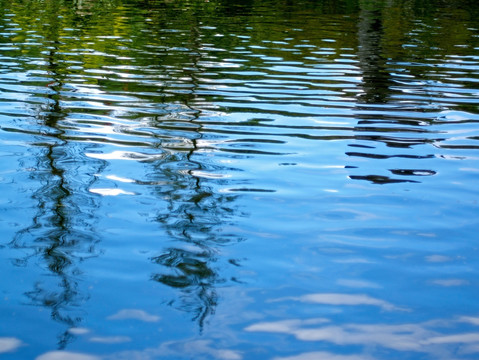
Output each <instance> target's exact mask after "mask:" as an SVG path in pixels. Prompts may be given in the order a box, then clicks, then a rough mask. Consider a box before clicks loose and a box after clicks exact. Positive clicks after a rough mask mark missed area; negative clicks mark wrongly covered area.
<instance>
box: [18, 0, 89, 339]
mask: <svg viewBox="0 0 479 360" xmlns="http://www.w3.org/2000/svg"><path fill="white" fill-rule="evenodd" d="M57 5H58V2H57V1H54V0H51V1H47V2H46V7H47V8H46V13H47V14H48V19H47V20H48V24H47V26H48V30H47V31H46V36H45V37H46V40H45V45H46V46H47V49H48V50H47V52H46V55H45V62H46V70H47V71H48V81H49V83H48V84H47V87H48V95H47V96H46V97H45V99H44V101H45V103H46V105H42V106H41V107H40V111H39V112H38V114H37V120H38V122H39V123H40V125H41V127H42V131H41V133H40V134H38V135H39V137H41V138H42V140H40V141H38V142H37V143H35V144H34V145H36V146H37V147H38V148H40V149H41V156H39V157H38V159H37V160H36V167H35V172H34V173H33V175H32V176H33V179H34V180H36V181H37V182H38V183H39V184H40V187H39V188H38V189H37V190H36V191H34V193H33V195H32V199H33V200H34V201H36V208H37V209H36V215H35V216H34V217H33V219H32V224H31V225H30V226H29V227H27V228H25V229H22V230H21V231H19V232H18V233H17V234H16V236H15V238H14V239H13V241H12V243H11V246H12V247H14V248H17V249H23V250H27V251H28V255H26V256H25V257H24V258H20V259H16V260H15V263H16V264H18V265H25V264H26V263H27V262H28V261H30V260H31V259H34V260H37V259H41V260H42V263H44V264H45V268H46V269H47V271H48V272H47V274H48V275H53V277H52V276H47V277H45V278H44V280H43V281H40V280H39V281H38V282H37V283H36V284H35V286H34V289H33V290H31V291H28V292H26V296H27V297H28V298H29V299H30V300H31V302H32V304H33V305H37V306H42V307H46V308H49V309H50V311H51V317H52V319H53V320H55V321H58V322H60V323H63V324H66V325H67V326H68V327H72V326H76V325H77V324H78V323H79V322H80V321H81V315H80V314H79V313H78V312H76V311H74V308H75V307H78V306H80V305H81V303H82V301H83V300H84V299H85V296H84V295H82V294H81V292H80V291H79V278H78V275H79V274H80V270H79V268H78V266H77V265H78V263H79V262H81V261H82V260H83V259H85V258H86V257H89V256H92V255H93V253H94V247H93V246H94V243H95V242H96V236H95V235H93V233H94V232H93V228H92V224H91V223H92V220H93V218H92V215H91V213H89V212H88V211H87V209H88V207H90V206H94V204H92V203H91V199H89V198H87V197H86V196H82V195H81V193H82V192H85V191H86V189H87V187H88V184H81V183H80V181H79V180H78V178H77V177H78V176H79V174H78V173H79V169H80V167H81V164H79V163H78V162H76V160H78V159H76V158H75V157H74V156H75V155H76V152H77V151H78V150H79V149H77V148H76V145H75V144H73V143H70V142H69V141H68V140H67V136H66V134H65V133H66V130H65V128H64V127H63V126H62V125H61V122H62V120H64V119H65V117H66V115H67V114H66V112H65V110H64V109H63V108H62V106H61V102H60V100H61V99H60V97H61V96H60V92H61V90H62V87H63V86H64V75H63V70H64V69H63V68H62V65H61V61H60V56H59V55H58V52H59V47H60V46H61V43H60V41H59V36H58V33H59V29H60V25H61V24H60V22H61V20H59V16H58V11H59V7H58V6H57ZM53 279H55V280H53ZM71 336H72V335H71V334H70V333H69V332H68V331H67V330H66V331H65V332H64V333H62V334H61V335H60V336H59V348H64V347H65V346H66V344H67V343H68V341H69V340H70V339H71Z"/></svg>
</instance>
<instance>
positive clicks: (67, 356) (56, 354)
mask: <svg viewBox="0 0 479 360" xmlns="http://www.w3.org/2000/svg"><path fill="white" fill-rule="evenodd" d="M100 359H101V358H100V357H98V356H94V355H88V354H81V353H74V352H69V351H50V352H47V353H45V354H43V355H40V356H38V357H37V358H35V360H100Z"/></svg>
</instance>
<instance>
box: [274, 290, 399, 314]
mask: <svg viewBox="0 0 479 360" xmlns="http://www.w3.org/2000/svg"><path fill="white" fill-rule="evenodd" d="M283 300H296V301H301V302H306V303H314V304H324V305H334V306H340V305H341V306H358V305H370V306H377V307H380V308H382V309H383V310H387V311H393V310H402V311H404V310H406V309H404V308H400V307H397V306H395V305H393V304H391V303H389V302H387V301H384V300H381V299H376V298H373V297H371V296H369V295H364V294H341V293H317V294H307V295H303V296H299V297H288V298H281V299H276V300H272V302H276V301H283Z"/></svg>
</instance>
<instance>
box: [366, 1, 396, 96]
mask: <svg viewBox="0 0 479 360" xmlns="http://www.w3.org/2000/svg"><path fill="white" fill-rule="evenodd" d="M384 3H385V1H384V0H362V1H360V7H361V11H360V14H359V24H358V41H359V49H358V58H359V64H360V67H361V70H362V74H363V90H364V94H363V96H362V97H361V100H362V101H364V102H365V103H384V102H386V101H387V99H388V96H389V87H390V86H391V79H390V74H389V72H388V71H387V68H386V60H387V59H386V57H385V54H384V52H383V45H382V41H383V37H384V30H383V8H384Z"/></svg>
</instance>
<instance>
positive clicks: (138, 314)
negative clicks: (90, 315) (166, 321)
mask: <svg viewBox="0 0 479 360" xmlns="http://www.w3.org/2000/svg"><path fill="white" fill-rule="evenodd" d="M107 319H108V320H130V319H133V320H140V321H145V322H157V321H159V320H160V317H159V316H156V315H151V314H148V313H147V312H146V311H143V310H139V309H122V310H120V311H118V312H117V313H116V314H113V315H110V316H109V317H107Z"/></svg>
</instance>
